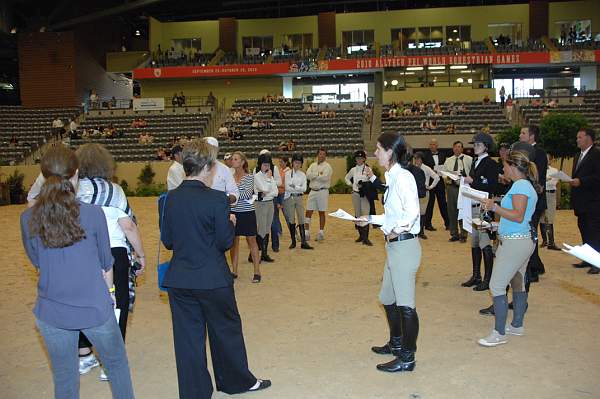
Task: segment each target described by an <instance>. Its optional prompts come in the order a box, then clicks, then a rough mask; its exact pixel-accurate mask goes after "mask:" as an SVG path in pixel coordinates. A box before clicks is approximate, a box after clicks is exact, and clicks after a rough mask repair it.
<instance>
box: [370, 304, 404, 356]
mask: <svg viewBox="0 0 600 399" xmlns="http://www.w3.org/2000/svg"><path fill="white" fill-rule="evenodd" d="M383 308H384V309H385V315H386V317H387V322H388V326H389V328H390V340H389V341H388V342H387V343H386V344H385V345H383V346H373V347H372V348H371V350H372V351H373V352H375V353H377V354H378V355H390V354H393V355H394V356H400V349H402V324H401V323H402V318H401V317H400V309H399V308H398V306H396V304H393V305H383Z"/></svg>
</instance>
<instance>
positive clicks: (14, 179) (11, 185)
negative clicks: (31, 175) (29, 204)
mask: <svg viewBox="0 0 600 399" xmlns="http://www.w3.org/2000/svg"><path fill="white" fill-rule="evenodd" d="M23 180H25V175H24V174H23V173H21V172H19V170H18V169H15V171H14V172H13V173H12V174H11V175H9V176H8V177H7V178H6V184H7V185H8V192H9V196H10V203H11V204H22V203H23V202H25V201H23V198H24V197H25V189H24V188H23Z"/></svg>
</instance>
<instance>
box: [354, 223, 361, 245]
mask: <svg viewBox="0 0 600 399" xmlns="http://www.w3.org/2000/svg"><path fill="white" fill-rule="evenodd" d="M354 228H355V229H356V231H357V232H358V238H357V239H356V240H354V242H362V241H363V233H362V229H361V227H360V226H357V225H355V226H354Z"/></svg>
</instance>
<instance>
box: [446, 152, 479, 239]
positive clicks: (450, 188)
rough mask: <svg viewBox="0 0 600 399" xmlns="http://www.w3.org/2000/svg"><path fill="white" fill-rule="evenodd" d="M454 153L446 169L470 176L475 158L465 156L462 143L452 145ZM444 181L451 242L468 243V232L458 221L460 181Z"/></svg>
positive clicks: (447, 161)
mask: <svg viewBox="0 0 600 399" xmlns="http://www.w3.org/2000/svg"><path fill="white" fill-rule="evenodd" d="M452 153H453V155H452V156H451V157H450V158H448V159H446V162H444V167H445V169H446V170H447V171H449V172H451V173H453V174H455V175H457V176H463V177H464V176H468V175H469V173H470V172H471V164H472V163H473V158H471V157H470V156H468V155H465V154H463V143H462V141H455V142H454V144H452ZM444 181H445V183H446V197H447V206H448V221H449V223H450V240H449V241H450V242H456V241H460V242H466V241H467V232H466V231H463V229H462V224H460V223H459V221H458V188H459V186H460V179H457V180H453V179H451V178H448V177H447V178H445V179H444Z"/></svg>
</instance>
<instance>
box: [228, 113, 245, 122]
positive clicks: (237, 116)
mask: <svg viewBox="0 0 600 399" xmlns="http://www.w3.org/2000/svg"><path fill="white" fill-rule="evenodd" d="M231 118H232V119H233V120H234V121H236V122H237V121H239V120H240V119H242V113H241V112H240V111H239V110H235V111H234V112H233V114H231Z"/></svg>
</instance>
